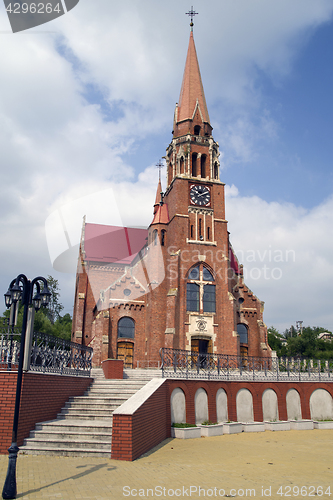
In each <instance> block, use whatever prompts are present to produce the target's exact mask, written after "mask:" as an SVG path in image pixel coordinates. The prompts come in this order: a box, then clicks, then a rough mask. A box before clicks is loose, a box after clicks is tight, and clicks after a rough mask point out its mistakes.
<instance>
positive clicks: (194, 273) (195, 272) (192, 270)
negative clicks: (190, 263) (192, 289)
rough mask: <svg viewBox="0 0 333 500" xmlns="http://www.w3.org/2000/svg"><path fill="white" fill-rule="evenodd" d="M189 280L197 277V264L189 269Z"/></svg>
mask: <svg viewBox="0 0 333 500" xmlns="http://www.w3.org/2000/svg"><path fill="white" fill-rule="evenodd" d="M188 279H189V280H198V279H199V266H196V267H193V269H191V271H190V273H189V275H188Z"/></svg>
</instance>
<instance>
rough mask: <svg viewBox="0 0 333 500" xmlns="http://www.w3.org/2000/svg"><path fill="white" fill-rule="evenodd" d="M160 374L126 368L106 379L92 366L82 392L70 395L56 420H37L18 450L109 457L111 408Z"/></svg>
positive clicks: (43, 453) (48, 453) (121, 402)
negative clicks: (89, 381) (118, 377)
mask: <svg viewBox="0 0 333 500" xmlns="http://www.w3.org/2000/svg"><path fill="white" fill-rule="evenodd" d="M160 376H161V372H160V371H158V370H126V372H125V373H124V379H123V380H106V379H105V378H104V375H103V372H102V370H101V369H98V368H97V369H96V368H94V369H93V370H92V377H94V382H93V383H92V384H91V386H90V387H89V388H88V390H87V391H86V392H85V395H84V396H77V397H71V398H70V399H69V401H68V402H66V404H65V406H64V408H62V410H61V413H59V414H58V416H57V419H56V420H51V421H49V422H40V423H38V424H37V425H36V428H35V430H34V431H32V432H31V434H30V437H29V438H27V439H26V440H25V444H24V445H23V446H22V447H21V450H20V453H26V454H34V455H59V456H81V457H99V458H101V457H105V458H110V455H111V439H112V414H113V411H114V410H115V409H116V408H118V407H119V406H120V405H121V404H123V403H124V402H125V401H127V399H128V398H130V397H131V396H132V395H133V394H135V393H136V392H137V391H138V390H139V389H141V387H143V386H144V385H146V384H147V383H148V382H149V381H150V380H151V379H152V378H154V377H160Z"/></svg>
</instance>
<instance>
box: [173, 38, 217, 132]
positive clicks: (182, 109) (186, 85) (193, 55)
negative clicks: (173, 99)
mask: <svg viewBox="0 0 333 500" xmlns="http://www.w3.org/2000/svg"><path fill="white" fill-rule="evenodd" d="M197 103H198V105H199V107H200V111H201V115H202V121H203V122H206V123H209V114H208V109H207V104H206V99H205V93H204V89H203V85H202V80H201V74H200V68H199V63H198V57H197V52H196V49H195V44H194V38H193V31H191V34H190V41H189V45H188V51H187V58H186V64H185V70H184V76H183V83H182V87H181V91H180V97H179V103H178V109H177V116H176V122H177V123H178V122H180V121H184V120H192V119H193V114H194V111H195V109H196V105H197Z"/></svg>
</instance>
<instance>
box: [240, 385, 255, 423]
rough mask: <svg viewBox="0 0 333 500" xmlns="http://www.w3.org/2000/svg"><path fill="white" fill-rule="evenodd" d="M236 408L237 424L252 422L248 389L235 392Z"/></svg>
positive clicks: (251, 407) (250, 399) (250, 397)
mask: <svg viewBox="0 0 333 500" xmlns="http://www.w3.org/2000/svg"><path fill="white" fill-rule="evenodd" d="M236 408H237V421H238V422H253V398H252V394H251V392H250V391H249V390H248V389H240V390H239V391H238V392H237V396H236Z"/></svg>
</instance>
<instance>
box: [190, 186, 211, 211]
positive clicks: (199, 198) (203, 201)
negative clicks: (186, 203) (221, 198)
mask: <svg viewBox="0 0 333 500" xmlns="http://www.w3.org/2000/svg"><path fill="white" fill-rule="evenodd" d="M190 200H191V203H192V204H193V205H199V206H202V207H203V206H206V205H208V204H209V203H210V189H209V188H208V187H207V186H200V185H195V186H191V188H190Z"/></svg>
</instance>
